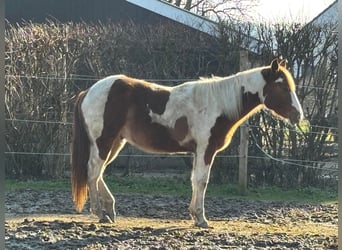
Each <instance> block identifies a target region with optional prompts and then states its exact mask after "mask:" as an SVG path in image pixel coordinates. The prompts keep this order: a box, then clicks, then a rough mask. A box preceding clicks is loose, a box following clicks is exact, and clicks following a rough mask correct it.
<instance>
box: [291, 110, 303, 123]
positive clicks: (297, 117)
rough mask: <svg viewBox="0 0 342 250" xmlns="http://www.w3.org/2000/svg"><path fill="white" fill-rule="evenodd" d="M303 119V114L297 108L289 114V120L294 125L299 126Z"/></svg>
mask: <svg viewBox="0 0 342 250" xmlns="http://www.w3.org/2000/svg"><path fill="white" fill-rule="evenodd" d="M302 119H303V113H302V112H300V111H298V110H297V109H296V108H292V109H291V111H290V113H289V120H290V123H291V124H292V125H296V124H298V123H299V122H300V121H301V120H302Z"/></svg>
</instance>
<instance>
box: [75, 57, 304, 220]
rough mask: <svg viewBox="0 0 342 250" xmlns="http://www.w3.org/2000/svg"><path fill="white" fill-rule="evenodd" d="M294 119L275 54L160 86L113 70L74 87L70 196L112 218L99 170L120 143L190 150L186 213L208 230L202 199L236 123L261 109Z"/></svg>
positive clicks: (289, 85)
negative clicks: (233, 70)
mask: <svg viewBox="0 0 342 250" xmlns="http://www.w3.org/2000/svg"><path fill="white" fill-rule="evenodd" d="M263 108H265V109H268V110H271V111H272V113H273V114H275V115H276V116H277V117H280V118H282V119H285V120H287V121H289V122H290V123H291V124H296V123H298V122H299V121H300V119H302V117H303V111H302V107H301V105H300V103H299V101H298V98H297V95H296V93H295V84H294V80H293V77H292V75H291V74H290V72H289V71H288V70H287V69H286V61H284V60H282V61H280V60H278V59H275V60H273V61H272V63H271V65H269V66H264V67H258V68H254V69H251V70H247V71H244V72H240V73H237V74H236V75H233V76H228V77H222V78H221V77H214V78H208V79H200V80H198V81H191V82H186V83H183V84H181V85H178V86H175V87H166V86H161V85H158V84H154V83H150V82H147V81H143V80H138V79H134V78H130V77H127V76H125V75H113V76H109V77H107V78H104V79H102V80H99V81H98V82H96V83H95V84H94V85H93V86H92V87H90V88H89V89H88V90H86V91H83V92H81V93H80V94H79V95H78V97H77V100H76V104H75V111H74V124H73V141H72V157H71V158H72V159H71V161H72V164H71V165H72V177H71V180H72V196H73V201H74V203H75V207H76V210H77V211H79V212H80V211H82V209H83V207H84V204H85V202H86V200H87V195H88V190H89V196H90V205H91V212H92V213H93V214H95V215H97V216H98V217H99V219H100V221H102V222H114V221H115V218H116V213H115V199H114V197H113V195H112V194H111V192H110V191H109V189H108V187H107V185H106V184H105V182H104V180H103V177H102V175H103V172H104V170H105V168H106V166H107V165H108V164H109V163H111V162H112V161H113V160H114V159H115V158H116V156H117V155H118V153H119V152H120V150H121V149H122V148H123V146H124V145H125V143H126V142H128V143H130V144H131V145H134V146H136V147H137V148H139V149H141V150H144V151H146V152H151V153H161V154H164V153H171V154H172V153H192V154H193V156H194V159H193V168H192V174H191V182H192V199H191V203H190V206H189V210H190V215H191V216H192V218H193V219H194V222H195V225H196V226H199V227H208V221H207V219H206V217H205V211H204V197H205V192H206V188H207V184H208V181H209V174H210V168H211V165H212V163H213V160H214V158H215V155H216V154H217V153H218V152H219V151H221V150H223V149H225V148H226V147H227V146H228V145H229V143H230V141H231V138H232V136H233V134H234V132H235V131H236V129H237V128H238V126H239V125H240V124H241V123H243V122H244V121H245V120H246V119H248V117H249V116H251V115H252V114H254V113H256V112H257V111H259V110H261V109H263Z"/></svg>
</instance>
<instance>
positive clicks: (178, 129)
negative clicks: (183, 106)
mask: <svg viewBox="0 0 342 250" xmlns="http://www.w3.org/2000/svg"><path fill="white" fill-rule="evenodd" d="M188 132H189V125H188V119H187V118H186V117H185V116H182V117H180V118H178V119H177V120H176V122H175V127H174V129H173V132H172V133H173V136H174V138H175V139H176V140H177V141H182V140H184V139H185V137H186V136H187V134H188Z"/></svg>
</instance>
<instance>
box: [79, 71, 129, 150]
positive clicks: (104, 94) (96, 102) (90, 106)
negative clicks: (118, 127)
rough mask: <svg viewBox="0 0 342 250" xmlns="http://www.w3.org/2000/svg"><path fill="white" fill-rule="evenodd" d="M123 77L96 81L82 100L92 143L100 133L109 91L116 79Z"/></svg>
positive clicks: (109, 77)
mask: <svg viewBox="0 0 342 250" xmlns="http://www.w3.org/2000/svg"><path fill="white" fill-rule="evenodd" d="M124 77H125V76H124V75H113V76H108V77H106V78H104V79H101V80H99V81H97V82H96V83H95V84H94V85H93V86H91V87H90V89H89V90H88V93H87V95H86V96H85V98H84V99H83V102H82V105H81V109H82V112H83V116H84V121H85V124H86V127H87V130H88V135H89V137H90V139H91V140H92V142H93V143H94V142H95V140H96V139H97V138H99V137H100V136H101V133H102V129H103V115H104V109H105V105H106V102H107V99H108V93H109V90H110V88H111V87H112V85H113V83H114V82H115V81H116V80H117V79H120V78H124Z"/></svg>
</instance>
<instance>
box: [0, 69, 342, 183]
mask: <svg viewBox="0 0 342 250" xmlns="http://www.w3.org/2000/svg"><path fill="white" fill-rule="evenodd" d="M6 77H7V78H8V77H20V78H47V77H48V78H53V77H54V76H11V75H7V76H6ZM75 79H76V80H84V79H86V80H89V79H91V78H90V77H89V76H86V75H83V76H81V75H78V76H74V77H73V78H72V80H75ZM63 80H65V79H63ZM69 80H70V79H69ZM93 80H94V81H95V80H97V79H93ZM148 80H149V81H154V82H161V83H163V82H179V81H184V80H189V79H181V80H180V79H148ZM299 87H300V86H299ZM319 88H320V87H317V89H319ZM71 116H72V114H71V113H70V114H68V115H67V117H71ZM5 121H6V123H11V124H12V125H14V126H16V124H22V125H24V126H27V127H29V126H33V124H35V125H40V126H56V125H58V129H60V130H61V131H62V130H63V131H67V132H66V134H69V135H70V134H71V127H72V123H71V121H53V120H30V119H17V118H6V119H5ZM248 126H249V138H250V145H249V147H253V148H254V150H253V151H254V152H256V151H258V152H259V154H250V155H248V162H250V161H253V160H264V161H274V162H277V163H280V164H282V165H283V166H284V167H286V166H294V167H298V168H305V169H320V170H322V169H323V171H322V174H323V176H322V177H328V176H330V177H331V176H333V177H334V178H335V177H336V176H337V159H336V157H334V155H337V147H336V144H335V143H334V142H333V143H331V144H332V145H331V147H332V155H333V157H332V158H331V159H330V160H329V161H313V160H305V159H290V158H279V157H275V156H272V155H271V154H270V153H268V152H266V151H265V150H264V149H263V147H262V145H260V143H259V142H258V140H257V139H256V138H255V135H254V132H253V131H254V130H258V129H263V128H262V127H260V126H259V125H253V124H252V125H248ZM310 127H311V128H317V129H324V130H326V131H328V132H327V133H329V135H330V136H333V137H336V136H337V134H336V132H334V131H337V128H336V127H325V126H319V125H314V124H310ZM269 129H272V130H277V131H279V130H283V131H282V132H285V130H286V131H289V130H291V131H292V132H295V133H298V131H297V130H296V129H295V128H293V129H289V128H286V129H284V128H283V129H282V128H269ZM308 133H309V134H315V133H316V134H321V133H324V132H322V131H320V132H314V131H311V132H308ZM69 138H70V137H68V136H66V137H65V142H64V147H63V150H60V151H53V152H52V151H51V149H49V150H47V151H36V150H34V149H32V150H31V151H30V150H27V151H12V150H8V151H6V152H5V155H6V157H24V158H25V159H28V158H29V157H33V156H34V157H44V159H45V162H46V164H49V162H51V161H54V160H55V159H57V158H59V161H60V162H61V164H64V167H63V168H62V170H61V172H62V173H60V175H62V176H68V172H69V162H70V159H69V157H70V152H69ZM51 141H53V138H51ZM27 143H34V142H27ZM32 148H33V147H32ZM51 148H52V149H54V148H56V147H53V146H51ZM239 157H240V155H239V154H238V153H236V154H230V155H229V154H227V152H226V151H224V152H222V153H221V154H219V155H218V156H217V158H219V159H235V160H237V159H238V158H239ZM156 158H159V159H160V158H162V159H163V160H162V161H161V163H160V161H159V163H160V164H162V165H168V166H169V167H166V168H165V167H163V168H162V169H161V168H159V169H157V170H158V171H162V172H165V173H169V172H170V171H172V169H173V168H174V166H173V164H180V165H182V166H181V167H178V168H176V169H178V171H179V172H181V171H182V169H183V170H184V165H189V166H186V169H185V170H184V172H185V173H189V172H190V169H191V164H190V162H191V161H190V158H191V155H162V156H161V155H154V154H145V153H143V152H139V151H134V150H131V149H128V150H123V151H122V152H121V153H120V154H119V156H118V161H120V160H121V162H122V165H126V164H128V168H129V165H130V164H131V165H134V164H136V162H140V163H141V159H144V162H146V159H150V160H152V159H156ZM183 159H186V160H185V161H182V160H183ZM153 161H154V160H153ZM27 162H30V161H29V160H27ZM150 162H151V161H150ZM170 162H171V163H170ZM133 171H134V170H133ZM248 178H249V179H250V178H253V176H249V177H248Z"/></svg>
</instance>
